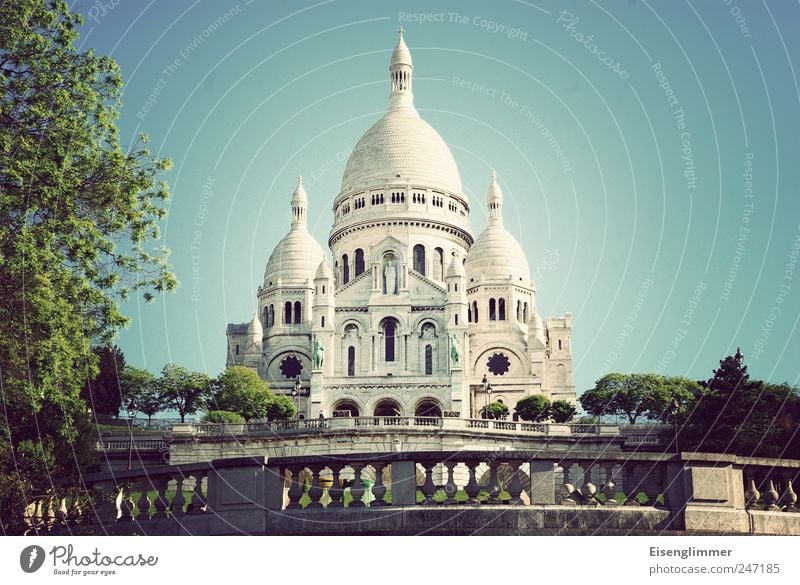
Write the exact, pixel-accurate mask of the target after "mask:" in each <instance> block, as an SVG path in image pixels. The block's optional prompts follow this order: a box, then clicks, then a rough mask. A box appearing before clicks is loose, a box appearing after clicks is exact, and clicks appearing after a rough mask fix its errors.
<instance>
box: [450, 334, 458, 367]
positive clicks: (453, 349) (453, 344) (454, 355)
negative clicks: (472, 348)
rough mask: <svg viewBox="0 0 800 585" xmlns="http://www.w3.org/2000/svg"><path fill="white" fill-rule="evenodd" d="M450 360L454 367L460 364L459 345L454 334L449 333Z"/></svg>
mask: <svg viewBox="0 0 800 585" xmlns="http://www.w3.org/2000/svg"><path fill="white" fill-rule="evenodd" d="M450 360H451V361H452V362H453V366H455V367H459V365H460V364H461V347H460V346H459V344H458V338H457V337H456V336H455V334H450Z"/></svg>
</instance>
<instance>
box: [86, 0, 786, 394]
mask: <svg viewBox="0 0 800 585" xmlns="http://www.w3.org/2000/svg"><path fill="white" fill-rule="evenodd" d="M75 6H76V8H75V9H76V10H79V11H80V12H82V13H83V14H84V15H85V16H86V18H87V20H86V24H85V26H84V30H83V35H82V39H81V43H82V45H83V46H84V48H89V47H91V48H94V49H96V50H97V51H98V52H101V53H105V54H110V55H112V56H113V57H115V58H116V59H117V61H118V62H119V64H120V66H121V68H122V73H123V76H124V79H125V82H126V86H125V92H124V108H123V111H122V116H121V118H120V120H119V124H120V128H121V136H122V138H123V141H124V142H125V143H126V144H130V143H131V142H132V141H133V139H134V137H135V136H136V134H137V133H138V132H147V133H149V134H150V136H151V139H152V146H153V149H154V150H155V151H157V152H158V153H159V154H160V155H162V156H167V157H169V158H171V159H172V160H173V162H174V168H173V170H172V171H170V172H169V174H168V175H167V177H166V178H167V180H168V182H169V183H170V184H171V187H172V191H173V195H174V196H173V199H172V200H171V202H170V210H169V211H170V213H169V219H168V221H166V222H165V224H164V232H163V239H164V243H165V244H166V245H167V246H168V247H169V248H170V249H171V250H172V256H171V263H172V265H173V267H174V271H175V273H176V274H177V276H178V278H179V280H180V281H181V286H180V289H179V290H178V292H177V293H175V294H172V295H169V296H166V297H162V298H160V299H158V300H157V301H156V302H155V303H152V304H144V303H143V302H141V303H140V302H136V301H134V302H131V303H129V304H127V305H126V306H125V307H124V308H125V311H126V312H127V314H129V315H130V316H131V317H132V321H133V323H132V325H131V327H130V328H129V329H127V330H125V331H123V332H122V333H121V334H120V338H119V345H120V346H121V347H122V349H123V351H124V352H125V355H126V357H127V360H128V362H129V363H132V364H134V365H138V366H145V367H147V368H148V369H150V370H152V371H154V372H157V371H159V370H160V369H161V367H162V366H163V365H164V364H165V363H166V362H168V361H175V362H178V363H181V364H183V365H186V366H188V367H190V368H193V369H197V370H203V371H206V372H207V373H209V374H210V375H216V374H217V373H219V372H220V370H221V369H222V368H223V367H224V363H225V327H226V324H227V323H228V322H243V321H246V320H248V319H249V318H250V317H251V315H252V314H253V312H254V311H255V310H256V296H255V295H256V288H257V287H258V285H259V284H260V283H261V280H262V278H263V273H264V267H265V265H266V261H267V258H268V257H269V254H270V252H271V250H272V248H273V247H274V246H275V244H276V243H277V242H278V240H279V239H280V238H281V237H283V235H284V234H285V233H286V232H287V230H288V227H289V199H290V197H291V193H292V191H293V189H294V185H295V182H296V177H297V175H300V174H302V175H303V176H304V179H305V186H306V189H307V191H308V194H309V199H310V206H309V229H310V230H311V231H312V233H313V235H314V236H315V237H316V238H317V239H318V241H319V242H320V243H321V244H322V245H323V247H324V246H325V245H326V243H327V237H328V232H329V229H330V227H331V223H332V219H333V218H332V213H331V204H332V201H333V199H334V197H335V196H336V194H337V193H338V191H339V183H340V180H341V176H342V171H343V170H344V165H345V162H346V160H347V156H348V153H349V151H350V150H351V149H352V148H353V146H354V145H355V143H356V141H357V140H358V138H359V137H360V136H361V134H362V133H363V132H364V131H365V130H366V129H367V128H368V127H369V126H370V125H371V124H372V123H373V122H374V121H375V120H376V119H377V118H378V117H379V116H380V115H381V114H382V112H383V110H384V109H385V107H386V104H387V98H388V91H389V85H388V70H387V68H388V61H389V55H390V53H391V50H392V48H393V47H394V44H395V42H396V37H397V33H396V32H395V31H396V29H397V27H398V24H400V23H402V24H403V26H404V27H405V28H406V34H405V37H406V41H407V43H408V45H409V48H410V49H411V52H412V55H413V58H414V66H415V70H414V73H415V77H414V80H415V81H414V94H415V104H416V106H417V109H418V110H419V111H420V113H421V114H422V116H423V117H424V118H425V119H426V120H427V121H428V122H430V123H431V124H432V125H433V127H434V128H436V129H437V130H438V131H439V133H440V134H441V135H442V137H443V138H444V139H445V141H446V142H447V143H448V144H449V145H450V148H451V149H452V151H453V154H454V156H455V159H456V161H457V163H458V165H459V167H460V170H461V177H462V182H463V184H464V189H465V191H466V193H465V194H466V195H467V196H468V197H469V199H470V201H471V205H472V215H471V218H472V226H473V230H474V232H475V234H476V235H477V234H478V233H480V231H481V230H482V229H483V228H484V227H485V225H486V212H485V205H484V195H485V192H486V188H487V186H488V184H489V176H490V173H491V170H492V169H496V171H497V174H498V178H499V181H500V184H501V186H502V188H503V190H504V192H505V195H506V203H505V224H506V227H507V229H508V230H509V231H510V232H511V233H512V234H513V235H514V236H515V237H516V238H517V239H518V240H519V241H520V242H521V243H522V246H523V248H524V250H525V252H526V253H527V256H528V261H529V263H530V265H531V269H532V271H533V274H534V275H535V280H536V286H537V300H538V307H539V310H540V313H541V314H542V315H543V316H545V317H546V316H556V315H562V314H563V313H564V312H566V311H571V312H572V314H573V317H574V334H573V355H574V371H575V383H576V386H577V389H578V393H579V394H580V393H581V392H582V391H583V390H585V389H587V388H589V387H591V385H592V382H593V381H594V380H595V379H597V378H598V377H599V376H601V375H602V374H604V373H607V372H610V371H620V372H631V371H637V372H643V371H658V372H663V373H669V374H676V375H677V374H679V375H688V376H691V377H694V378H706V377H708V376H709V375H710V373H711V370H712V369H713V368H714V367H716V366H717V364H718V360H719V359H721V358H722V357H724V356H725V355H727V354H730V353H733V352H734V351H735V350H736V347H737V346H741V348H742V352H743V353H744V354H745V359H746V362H747V363H748V364H749V366H750V371H751V374H753V375H754V376H756V377H758V378H762V379H768V380H772V381H776V382H782V381H788V382H790V383H792V384H797V383H798V371H799V369H800V368H798V364H799V363H800V336H798V335H797V327H798V319H800V156H799V153H800V149H799V148H798V147H799V146H800V90H799V89H798V79H797V77H798V73H800V72H798V71H797V69H800V59H798V57H800V38H799V37H798V35H797V30H798V27H799V26H800V5H798V3H796V2H784V1H777V0H772V1H767V2H756V1H750V0H732V1H727V0H718V1H711V0H708V1H700V0H690V1H685V2H683V1H677V0H675V1H672V0H670V1H669V2H667V1H663V0H662V1H656V0H647V1H645V0H636V1H633V0H610V1H606V2H547V1H544V0H533V1H530V2H529V1H527V0H526V1H525V2H523V1H521V0H520V1H512V0H498V1H494V2H491V3H490V2H456V1H451V2H388V1H343V0H327V1H318V2H311V3H304V2H294V1H292V2H288V1H287V2H276V1H272V0H270V1H267V0H240V1H239V2H233V1H231V2H222V1H214V2H212V1H206V0H203V1H189V0H170V1H161V2H155V1H150V2H146V1H132V0H105V2H104V1H102V0H98V1H97V2H94V3H93V2H89V1H88V0H84V1H83V2H81V3H76V5H75ZM795 65H798V67H795Z"/></svg>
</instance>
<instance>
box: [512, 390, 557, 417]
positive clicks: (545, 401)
mask: <svg viewBox="0 0 800 585" xmlns="http://www.w3.org/2000/svg"><path fill="white" fill-rule="evenodd" d="M516 411H517V414H518V415H519V417H520V418H521V419H522V420H529V421H533V422H539V421H543V420H546V419H548V418H549V417H550V399H549V398H548V397H547V396H544V395H543V394H533V395H531V396H526V397H525V398H523V399H522V400H520V401H519V402H517V408H516Z"/></svg>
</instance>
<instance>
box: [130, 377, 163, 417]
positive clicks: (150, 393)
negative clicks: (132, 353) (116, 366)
mask: <svg viewBox="0 0 800 585" xmlns="http://www.w3.org/2000/svg"><path fill="white" fill-rule="evenodd" d="M120 386H121V387H122V390H123V400H122V407H123V408H124V409H127V410H130V411H133V412H137V413H138V412H141V413H142V414H145V415H147V421H148V423H149V422H150V420H151V419H152V418H153V416H154V415H155V414H156V413H158V412H161V411H162V410H163V409H164V406H165V402H164V399H163V398H162V397H161V394H160V392H159V388H158V384H157V380H156V377H155V376H154V375H153V374H151V373H150V372H149V371H147V370H144V369H142V368H136V367H133V366H125V369H124V370H123V371H122V375H121V376H120Z"/></svg>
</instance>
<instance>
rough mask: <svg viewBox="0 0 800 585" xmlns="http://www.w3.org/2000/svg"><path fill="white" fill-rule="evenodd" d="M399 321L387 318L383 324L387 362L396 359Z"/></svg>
mask: <svg viewBox="0 0 800 585" xmlns="http://www.w3.org/2000/svg"><path fill="white" fill-rule="evenodd" d="M396 332H397V323H396V322H395V321H394V320H393V319H387V320H386V321H385V322H384V325H383V343H384V359H385V360H386V361H387V362H393V361H395V351H394V349H395V335H396Z"/></svg>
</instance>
